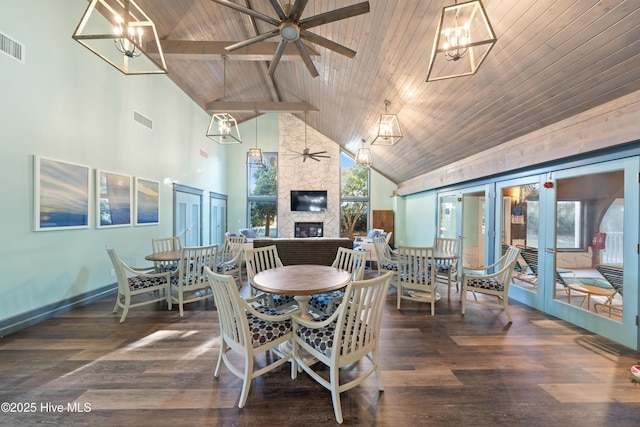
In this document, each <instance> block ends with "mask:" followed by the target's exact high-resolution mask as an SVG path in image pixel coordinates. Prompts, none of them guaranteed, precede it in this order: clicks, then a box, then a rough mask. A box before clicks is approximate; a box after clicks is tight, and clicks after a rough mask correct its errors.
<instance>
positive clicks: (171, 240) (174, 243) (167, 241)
mask: <svg viewBox="0 0 640 427" xmlns="http://www.w3.org/2000/svg"><path fill="white" fill-rule="evenodd" d="M151 248H152V250H153V253H154V254H155V253H158V252H169V251H181V250H182V242H181V241H180V236H173V237H156V238H152V239H151ZM173 264H174V261H154V265H155V267H156V270H159V269H163V268H164V269H167V268H169V267H172V266H173Z"/></svg>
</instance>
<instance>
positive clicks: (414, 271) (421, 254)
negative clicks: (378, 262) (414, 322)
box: [397, 246, 440, 316]
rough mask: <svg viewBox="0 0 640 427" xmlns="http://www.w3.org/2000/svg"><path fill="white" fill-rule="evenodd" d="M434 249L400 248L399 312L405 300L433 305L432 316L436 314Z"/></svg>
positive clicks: (437, 295) (436, 295) (438, 296)
mask: <svg viewBox="0 0 640 427" xmlns="http://www.w3.org/2000/svg"><path fill="white" fill-rule="evenodd" d="M433 252H434V250H433V248H428V247H423V248H419V247H410V246H400V247H399V248H398V279H397V282H398V293H397V298H398V303H397V305H398V310H400V302H401V301H402V300H403V299H406V300H412V301H418V302H426V303H430V304H431V315H432V316H433V315H435V314H436V301H437V300H438V299H439V298H440V295H439V294H437V293H436V276H435V275H434V274H433V270H432V268H431V266H432V265H434V262H435V261H434V258H433Z"/></svg>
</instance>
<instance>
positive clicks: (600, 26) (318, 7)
mask: <svg viewBox="0 0 640 427" xmlns="http://www.w3.org/2000/svg"><path fill="white" fill-rule="evenodd" d="M235 2H236V3H238V4H240V5H242V6H244V7H247V8H250V9H253V10H256V11H258V12H260V13H262V14H264V15H268V16H271V17H273V18H274V19H276V20H277V19H278V15H277V14H276V13H275V11H274V8H273V6H272V4H271V2H269V1H267V0H235ZM281 2H282V3H286V2H287V0H281ZM292 2H293V1H292ZM137 3H138V4H139V5H140V6H141V8H142V9H143V10H144V11H145V12H147V14H148V15H149V17H150V18H151V19H152V20H153V21H154V22H155V24H156V27H157V31H158V35H159V37H160V40H161V44H162V47H163V51H164V53H165V58H166V62H167V68H168V76H169V77H170V78H171V79H172V80H173V81H174V82H175V83H176V84H177V85H178V86H179V87H180V88H181V89H182V90H184V92H185V93H187V94H188V95H189V96H190V97H191V98H192V99H193V100H194V101H195V102H196V103H197V104H198V105H200V106H201V107H202V108H203V109H206V110H207V111H209V112H210V113H212V112H214V111H224V110H229V111H233V113H232V114H233V115H234V116H235V117H236V118H238V119H239V120H240V121H243V120H247V119H250V118H252V117H254V116H255V113H254V112H253V111H254V110H259V111H291V112H293V113H294V114H296V115H297V116H298V117H300V118H301V119H303V120H304V119H305V114H304V111H305V110H307V111H308V113H307V114H306V120H307V123H308V125H309V126H310V127H313V128H315V129H316V130H318V131H319V132H321V133H322V134H324V135H326V136H327V137H329V138H331V139H332V140H334V141H336V142H337V143H338V144H339V145H340V146H341V147H342V148H344V149H345V150H346V151H349V152H351V153H355V152H356V150H357V149H358V148H359V147H360V145H361V141H362V139H365V140H366V141H367V142H370V141H371V140H372V139H373V137H374V133H375V129H374V128H375V123H376V121H377V119H378V117H379V115H380V114H381V113H383V112H384V108H385V104H384V102H385V100H389V101H390V103H391V104H390V106H389V108H388V111H389V113H394V114H397V115H398V118H399V120H400V123H401V126H402V130H403V133H404V137H403V138H402V140H400V142H398V143H397V144H396V145H395V146H391V147H383V146H373V147H371V148H372V153H373V161H374V168H375V169H376V170H378V171H379V172H380V173H382V174H383V175H384V176H386V177H388V178H389V179H391V180H392V181H394V182H396V183H402V182H404V181H406V180H409V179H411V178H415V177H417V176H420V175H422V174H425V173H427V172H429V171H432V170H434V169H437V168H441V167H444V166H446V165H448V164H450V163H452V162H455V161H457V160H460V159H463V158H465V157H467V156H470V155H473V154H476V153H478V152H480V151H483V150H486V149H488V148H491V147H494V146H496V145H499V144H502V143H504V142H507V141H509V140H512V139H514V138H517V137H519V136H522V135H524V134H527V133H530V132H532V131H535V130H537V129H539V128H541V127H544V126H547V125H550V124H552V123H555V122H557V121H560V120H562V119H565V118H567V117H569V116H572V115H575V114H577V113H580V112H583V111H585V110H588V109H590V108H592V107H595V106H597V105H600V104H602V103H605V102H607V101H611V100H613V99H615V98H618V97H620V96H622V95H625V94H628V93H631V92H634V91H637V90H639V89H640V1H632V0H563V1H557V0H517V1H515V0H484V1H483V4H484V6H485V9H486V11H487V14H488V16H489V19H490V21H491V24H492V25H493V28H494V31H495V33H496V36H497V39H498V41H497V43H496V45H495V47H494V48H493V49H492V50H491V52H490V53H489V55H488V56H487V59H486V60H485V62H484V63H483V65H482V66H481V67H480V68H479V70H478V72H477V73H476V74H475V75H472V76H465V77H459V78H453V79H447V80H441V81H436V82H426V77H427V68H428V64H429V58H430V55H431V51H432V48H433V42H434V37H435V32H436V27H437V23H438V19H439V17H440V14H441V10H442V7H443V6H448V5H450V4H453V3H454V0H435V1H431V0H403V1H391V0H389V1H383V0H370V1H369V5H370V11H369V13H365V14H361V15H358V16H355V17H349V18H348V19H344V20H338V21H335V22H331V23H328V24H324V25H319V26H316V27H314V28H313V29H312V32H313V33H315V34H317V35H320V36H322V37H324V38H326V39H329V40H331V41H333V42H336V43H338V44H340V45H343V46H345V47H347V48H349V49H352V50H354V51H356V52H357V53H356V54H355V56H354V57H353V58H349V57H347V56H344V55H341V54H339V53H336V52H334V51H333V50H330V49H327V48H325V47H323V46H320V45H318V44H314V43H309V42H308V41H306V40H304V43H305V44H306V45H307V46H308V47H309V48H310V52H311V59H312V61H313V64H314V65H315V68H316V69H317V70H318V74H319V75H318V77H315V78H314V77H312V75H311V74H310V72H309V71H308V69H307V66H305V63H304V62H303V60H302V59H301V57H300V56H299V55H298V53H297V50H295V47H294V46H292V45H291V44H290V46H289V47H288V49H289V50H286V51H285V52H284V54H283V56H282V59H281V61H280V63H279V64H278V66H277V68H276V69H275V72H274V73H273V75H270V74H269V72H268V69H269V64H270V61H271V59H272V56H273V53H274V52H275V50H276V47H277V44H278V41H279V40H280V36H276V37H273V38H270V39H266V40H264V41H263V42H262V43H260V44H256V45H253V46H250V47H247V48H245V49H244V50H237V51H234V52H227V51H226V50H225V49H224V47H225V46H229V45H231V44H233V43H237V42H240V41H243V40H246V39H249V38H251V37H255V36H257V35H259V34H264V33H266V32H268V31H272V30H273V29H274V26H273V25H271V24H268V23H265V22H264V21H262V20H260V19H256V18H253V17H250V16H249V15H247V14H244V13H240V12H238V11H236V10H233V9H232V8H229V7H225V6H223V5H220V4H218V3H215V2H213V1H211V0H137ZM356 3H359V0H317V1H309V2H308V4H307V5H306V7H305V8H304V10H303V13H302V17H301V18H302V19H304V18H305V17H310V16H314V15H318V14H321V13H325V12H329V11H331V10H334V9H338V8H341V7H347V6H351V5H354V4H356ZM460 3H462V1H460ZM223 55H228V60H227V65H226V84H225V85H223V67H224V60H223ZM205 131H206V129H203V132H205ZM300 143H301V146H302V144H303V141H300ZM559 143H561V141H559Z"/></svg>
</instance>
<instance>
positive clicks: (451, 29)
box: [427, 0, 498, 82]
mask: <svg viewBox="0 0 640 427" xmlns="http://www.w3.org/2000/svg"><path fill="white" fill-rule="evenodd" d="M497 40H498V39H497V38H496V35H495V33H494V31H493V27H492V26H491V23H490V22H489V18H488V17H487V12H486V11H485V9H484V6H483V5H482V1H480V0H474V1H468V2H464V3H460V4H458V2H457V1H456V2H455V4H453V5H451V6H446V7H444V8H443V9H442V16H441V17H440V21H439V22H438V29H437V30H436V37H435V40H434V43H433V50H432V52H431V59H430V61H429V71H428V73H427V81H428V82H432V81H436V80H444V79H450V78H453V77H462V76H469V75H472V74H475V72H476V71H477V70H478V68H479V67H480V65H481V64H482V62H483V61H484V60H485V58H486V57H487V54H489V52H490V51H491V49H492V48H493V46H494V45H495V44H496V41H497Z"/></svg>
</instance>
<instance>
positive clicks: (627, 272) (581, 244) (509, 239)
mask: <svg viewBox="0 0 640 427" xmlns="http://www.w3.org/2000/svg"><path fill="white" fill-rule="evenodd" d="M639 169H640V168H639V160H638V157H631V158H627V159H620V160H614V161H608V162H601V163H597V164H593V165H587V166H580V167H576V168H571V169H565V170H560V171H554V172H549V173H543V174H539V175H533V176H531V177H527V178H520V179H516V180H510V181H504V182H499V183H497V184H496V194H497V197H496V238H495V244H496V253H499V251H500V250H501V248H502V247H503V245H514V246H518V247H520V248H521V257H520V258H519V259H518V265H517V266H516V274H515V276H514V280H513V282H512V285H511V287H510V290H509V296H510V297H511V298H513V299H515V300H518V301H520V302H523V303H525V304H527V305H530V306H532V307H535V308H538V309H540V310H541V311H544V312H546V313H549V314H551V315H554V316H556V317H559V318H561V319H564V320H567V321H569V322H571V323H573V324H576V325H578V326H581V327H584V328H585V329H588V330H590V331H592V332H595V333H597V334H600V335H603V336H607V337H609V338H611V339H613V340H615V341H618V342H620V343H622V344H625V345H628V346H629V347H632V348H637V346H638V328H637V326H636V319H637V314H638V251H637V244H638V241H639V225H638V212H639V208H640V202H639V200H640V197H639V184H638V171H639ZM525 256H526V259H525V258H523V257H525ZM603 267H604V268H603ZM603 269H614V270H616V271H619V272H620V274H621V275H623V290H624V291H623V293H622V294H620V293H619V292H615V293H614V292H612V291H613V290H615V288H613V287H612V285H611V283H610V282H608V281H607V279H606V278H605V276H603V274H601V271H602V270H603Z"/></svg>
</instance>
